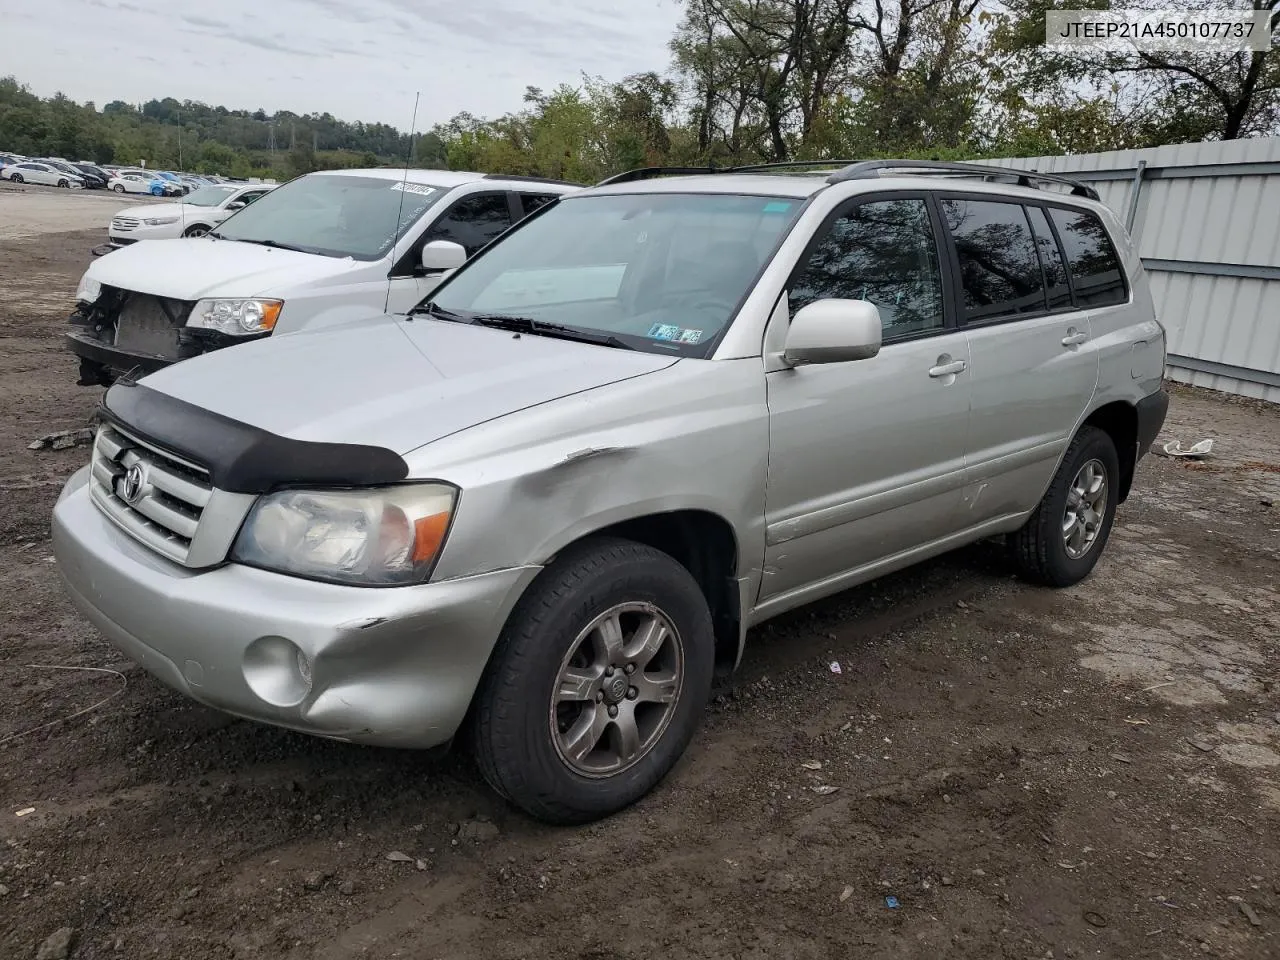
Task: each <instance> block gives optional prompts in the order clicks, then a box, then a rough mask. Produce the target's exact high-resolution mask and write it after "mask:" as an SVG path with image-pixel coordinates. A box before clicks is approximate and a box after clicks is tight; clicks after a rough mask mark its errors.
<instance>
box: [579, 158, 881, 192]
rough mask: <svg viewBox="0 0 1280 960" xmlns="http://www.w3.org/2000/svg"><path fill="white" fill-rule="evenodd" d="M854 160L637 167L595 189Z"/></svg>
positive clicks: (840, 165) (821, 165) (834, 165)
mask: <svg viewBox="0 0 1280 960" xmlns="http://www.w3.org/2000/svg"><path fill="white" fill-rule="evenodd" d="M856 162H857V161H855V160H782V161H778V162H776V163H748V164H743V165H741V166H737V167H715V166H707V167H637V168H636V169H634V170H627V171H625V172H623V173H616V174H614V175H613V176H612V177H607V178H606V179H604V180H601V181H600V182H599V183H597V184H596V186H597V187H604V186H608V185H609V184H611V183H634V182H635V181H637V180H652V179H654V178H655V177H679V176H691V175H696V174H700V173H767V172H769V171H771V170H781V169H786V168H788V167H790V168H791V169H795V170H803V169H806V168H811V167H843V166H846V165H848V164H851V163H856Z"/></svg>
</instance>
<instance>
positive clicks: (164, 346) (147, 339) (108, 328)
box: [66, 285, 267, 387]
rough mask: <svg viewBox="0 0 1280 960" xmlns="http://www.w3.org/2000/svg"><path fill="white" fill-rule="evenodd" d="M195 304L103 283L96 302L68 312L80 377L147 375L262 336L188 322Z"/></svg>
mask: <svg viewBox="0 0 1280 960" xmlns="http://www.w3.org/2000/svg"><path fill="white" fill-rule="evenodd" d="M195 306H196V301H192V300H175V299H172V298H169V297H158V296H155V295H153V294H148V293H138V292H135V291H132V290H121V289H119V288H117V287H109V286H106V285H103V286H102V287H101V291H100V292H99V294H98V296H97V297H96V298H95V299H94V300H93V302H91V303H90V302H87V301H85V300H80V301H79V302H78V303H77V304H76V310H75V312H74V313H72V314H71V316H70V317H69V318H68V320H69V323H70V329H69V330H68V331H67V335H66V337H67V341H66V342H67V348H68V349H69V350H70V351H71V352H72V353H74V354H76V356H78V357H79V358H80V378H79V380H77V381H76V382H77V383H78V384H79V385H80V386H82V387H93V386H104V387H109V386H110V385H111V384H112V383H114V382H115V381H116V380H117V379H118V378H120V377H122V376H125V375H126V374H127V375H129V376H132V377H139V376H145V375H146V374H148V373H153V372H154V371H156V370H159V369H161V368H162V367H167V366H169V365H170V364H173V363H177V362H179V361H181V360H186V359H189V358H190V357H195V356H199V355H200V354H202V353H208V352H209V351H211V350H219V349H221V348H223V347H229V346H232V345H233V344H236V343H244V342H246V341H247V340H252V339H258V337H256V336H231V335H229V334H226V333H223V332H221V331H219V330H209V329H205V328H192V327H188V326H187V321H188V318H189V317H190V316H191V312H192V310H193V309H194V308H195ZM266 335H267V334H263V336H266Z"/></svg>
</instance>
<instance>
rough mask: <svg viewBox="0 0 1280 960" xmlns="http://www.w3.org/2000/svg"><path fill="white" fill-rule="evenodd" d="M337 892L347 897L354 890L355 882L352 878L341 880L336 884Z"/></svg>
mask: <svg viewBox="0 0 1280 960" xmlns="http://www.w3.org/2000/svg"><path fill="white" fill-rule="evenodd" d="M338 892H339V893H340V894H342V895H343V896H344V897H349V896H351V895H352V894H353V893H355V892H356V884H355V881H354V880H343V881H342V883H340V884H339V885H338Z"/></svg>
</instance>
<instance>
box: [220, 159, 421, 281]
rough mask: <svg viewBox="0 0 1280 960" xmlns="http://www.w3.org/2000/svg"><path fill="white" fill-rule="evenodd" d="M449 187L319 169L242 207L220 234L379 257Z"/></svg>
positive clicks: (329, 253) (331, 252)
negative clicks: (321, 171) (331, 172)
mask: <svg viewBox="0 0 1280 960" xmlns="http://www.w3.org/2000/svg"><path fill="white" fill-rule="evenodd" d="M445 192H446V191H445V189H444V188H443V187H434V186H428V185H426V184H421V183H402V182H401V181H400V180H387V179H383V178H381V177H353V176H343V175H340V174H339V175H335V174H314V173H313V174H308V175H307V176H305V177H299V178H298V179H297V180H292V181H290V182H289V183H286V184H284V185H283V186H280V187H276V189H274V190H272V191H271V192H270V193H268V194H266V195H265V196H263V197H262V198H261V199H260V200H256V201H254V202H253V203H251V204H249V206H247V207H245V208H244V209H243V210H238V211H237V212H236V213H235V214H233V215H232V216H231V217H228V218H227V219H226V220H225V221H223V224H222V226H220V227H219V228H218V236H220V237H223V238H225V239H227V240H243V241H245V242H246V243H261V242H263V241H264V240H267V241H272V242H274V243H277V244H280V245H281V246H288V247H292V248H294V249H298V250H303V251H305V252H307V253H318V254H322V255H323V256H327V257H353V258H355V259H356V260H379V259H381V258H382V257H384V256H386V255H387V252H388V251H389V250H390V249H391V247H392V244H393V243H394V242H395V239H396V236H397V234H399V235H400V236H403V235H404V232H405V231H406V230H407V229H408V228H409V227H410V226H412V225H413V223H414V222H415V221H417V219H418V218H419V217H421V216H422V214H423V213H424V212H425V211H426V210H427V208H428V207H430V206H431V205H432V204H434V203H435V202H436V201H437V200H439V199H440V198H441V197H443V196H444V195H445ZM397 223H398V224H399V227H398V229H397Z"/></svg>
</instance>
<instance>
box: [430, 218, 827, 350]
mask: <svg viewBox="0 0 1280 960" xmlns="http://www.w3.org/2000/svg"><path fill="white" fill-rule="evenodd" d="M803 202H804V201H803V200H801V199H798V198H795V197H759V196H742V195H737V194H673V193H655V194H632V195H603V196H589V197H569V198H565V199H562V200H561V201H560V203H558V204H556V205H555V206H554V207H551V208H549V209H548V210H547V211H546V212H545V213H543V214H541V215H539V216H537V217H535V218H534V219H532V220H530V221H528V222H527V223H526V224H525V225H524V226H522V227H520V228H518V229H517V230H516V231H514V232H513V233H512V234H510V235H509V236H508V237H506V238H505V239H503V240H500V241H498V242H497V243H496V244H495V245H494V246H492V247H490V248H489V249H487V250H486V251H484V252H483V253H481V254H480V255H478V256H477V257H476V258H475V259H473V260H472V261H471V262H470V263H469V264H468V265H467V266H466V267H464V268H462V269H461V270H460V271H459V272H458V273H457V274H455V275H454V276H453V277H452V278H451V279H450V280H449V281H448V282H447V283H445V284H443V285H442V286H441V287H439V288H438V289H437V290H436V292H435V294H434V295H433V297H432V301H433V302H434V303H435V304H436V305H437V306H439V307H441V308H443V309H444V310H446V311H449V312H452V313H455V314H458V315H459V316H462V317H464V318H469V317H473V316H488V315H492V314H501V315H509V316H520V317H526V318H529V319H531V320H537V321H541V322H543V323H555V324H563V325H564V326H568V327H573V328H576V329H579V330H588V331H592V332H598V333H606V334H612V335H614V336H616V337H618V338H619V339H620V340H623V341H624V342H625V343H626V344H627V345H628V346H633V347H637V348H639V349H641V350H646V351H649V352H651V353H675V354H679V355H682V356H693V357H705V356H706V355H707V354H708V353H709V351H710V348H711V347H712V345H713V341H714V340H715V339H716V337H717V336H718V335H719V334H720V333H721V331H722V330H723V329H724V328H725V327H726V326H727V324H728V323H729V321H730V320H731V319H732V317H733V315H734V313H736V312H737V309H738V306H739V304H740V303H741V301H742V299H743V298H744V297H745V296H746V295H747V293H748V292H749V291H750V289H751V285H752V284H753V283H754V281H755V279H756V277H757V275H758V274H759V272H760V269H761V268H762V267H763V265H764V264H765V262H766V261H767V260H768V259H769V258H770V257H771V256H772V255H773V252H774V250H775V249H776V248H777V245H778V243H779V242H781V239H782V237H783V235H784V234H785V233H786V231H787V230H788V229H789V228H790V226H791V224H792V223H793V222H794V221H795V218H796V216H797V214H798V213H799V212H800V208H801V206H802V205H803Z"/></svg>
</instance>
